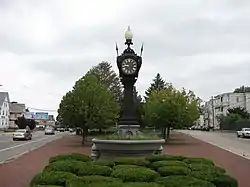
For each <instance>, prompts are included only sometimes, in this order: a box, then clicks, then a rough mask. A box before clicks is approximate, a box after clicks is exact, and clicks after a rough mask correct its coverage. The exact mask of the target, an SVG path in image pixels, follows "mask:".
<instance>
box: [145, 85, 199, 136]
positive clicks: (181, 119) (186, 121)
mask: <svg viewBox="0 0 250 187" xmlns="http://www.w3.org/2000/svg"><path fill="white" fill-rule="evenodd" d="M145 117H146V119H147V120H148V121H149V123H150V125H151V126H153V127H155V128H158V129H159V128H160V129H161V130H162V135H163V138H164V139H168V138H169V133H170V128H171V127H173V128H181V127H187V126H192V124H193V123H194V122H195V121H196V120H197V119H198V117H199V110H198V102H197V98H196V97H195V95H194V94H193V92H191V91H189V92H186V91H185V90H184V89H183V90H182V91H179V90H177V89H175V88H174V87H173V86H172V85H168V86H166V87H165V88H164V89H162V90H159V91H157V90H154V91H153V92H152V93H151V94H150V95H149V97H148V99H147V100H146V103H145Z"/></svg>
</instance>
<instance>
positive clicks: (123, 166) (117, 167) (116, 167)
mask: <svg viewBox="0 0 250 187" xmlns="http://www.w3.org/2000/svg"><path fill="white" fill-rule="evenodd" d="M124 168H125V169H127V168H145V167H143V166H136V165H117V166H115V167H114V168H113V169H124Z"/></svg>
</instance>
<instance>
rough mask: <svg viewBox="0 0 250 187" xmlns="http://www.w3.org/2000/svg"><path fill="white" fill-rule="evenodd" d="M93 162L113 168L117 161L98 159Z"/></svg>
mask: <svg viewBox="0 0 250 187" xmlns="http://www.w3.org/2000/svg"><path fill="white" fill-rule="evenodd" d="M93 164H96V165H101V166H108V167H111V168H113V167H114V166H115V162H114V161H112V160H97V161H94V162H93Z"/></svg>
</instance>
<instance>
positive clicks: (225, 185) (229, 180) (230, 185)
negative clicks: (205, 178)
mask: <svg viewBox="0 0 250 187" xmlns="http://www.w3.org/2000/svg"><path fill="white" fill-rule="evenodd" d="M212 183H214V184H215V186H216V187H238V182H237V180H236V179H234V178H233V177H231V176H228V175H222V176H220V177H217V178H215V179H214V180H212Z"/></svg>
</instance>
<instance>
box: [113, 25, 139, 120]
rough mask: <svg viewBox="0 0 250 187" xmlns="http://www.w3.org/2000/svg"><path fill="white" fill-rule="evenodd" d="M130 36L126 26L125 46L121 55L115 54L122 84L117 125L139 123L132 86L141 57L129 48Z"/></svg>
mask: <svg viewBox="0 0 250 187" xmlns="http://www.w3.org/2000/svg"><path fill="white" fill-rule="evenodd" d="M132 38H133V34H132V32H131V30H130V27H128V30H127V31H126V32H125V39H126V42H125V44H126V45H127V48H126V49H125V50H124V51H123V53H122V54H121V55H119V56H117V60H116V61H117V66H118V69H119V76H120V79H121V82H122V84H123V86H124V101H123V102H124V103H123V109H122V116H121V118H120V121H119V125H139V123H138V119H137V115H136V108H135V103H134V89H133V87H134V84H135V82H136V81H137V78H138V74H139V70H140V68H141V64H142V58H141V56H138V55H137V54H136V53H135V52H134V50H133V49H132V48H131V45H133V42H132ZM116 50H117V55H118V48H116ZM141 53H142V49H141Z"/></svg>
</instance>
